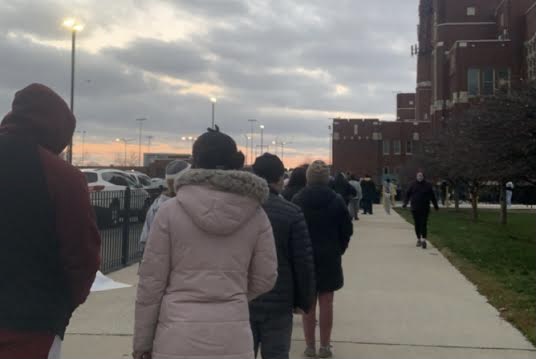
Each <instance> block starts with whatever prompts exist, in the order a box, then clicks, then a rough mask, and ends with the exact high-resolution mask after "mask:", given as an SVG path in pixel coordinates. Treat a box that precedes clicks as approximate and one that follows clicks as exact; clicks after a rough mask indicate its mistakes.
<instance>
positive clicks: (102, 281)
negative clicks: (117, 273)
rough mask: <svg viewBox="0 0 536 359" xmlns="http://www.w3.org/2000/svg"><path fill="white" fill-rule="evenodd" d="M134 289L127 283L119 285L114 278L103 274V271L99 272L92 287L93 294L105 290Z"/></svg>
mask: <svg viewBox="0 0 536 359" xmlns="http://www.w3.org/2000/svg"><path fill="white" fill-rule="evenodd" d="M128 287H132V286H131V285H129V284H125V283H119V282H116V281H114V280H113V279H112V278H109V277H107V276H105V275H104V274H102V273H101V271H98V272H97V276H96V277H95V281H94V282H93V285H92V286H91V291H92V292H101V291H104V290H112V289H119V288H128Z"/></svg>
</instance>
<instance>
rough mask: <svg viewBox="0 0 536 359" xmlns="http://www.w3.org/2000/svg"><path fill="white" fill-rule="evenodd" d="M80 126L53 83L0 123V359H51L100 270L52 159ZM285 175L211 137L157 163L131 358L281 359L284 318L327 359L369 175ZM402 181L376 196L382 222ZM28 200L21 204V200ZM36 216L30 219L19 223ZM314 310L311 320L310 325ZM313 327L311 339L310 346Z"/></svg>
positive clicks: (421, 217) (76, 197)
mask: <svg viewBox="0 0 536 359" xmlns="http://www.w3.org/2000/svg"><path fill="white" fill-rule="evenodd" d="M75 123H76V121H75V118H74V116H73V114H72V112H71V111H70V110H69V108H68V106H67V104H66V103H65V102H64V101H63V100H62V99H61V97H60V96H58V95H57V94H56V93H54V92H53V91H52V90H51V89H49V88H48V87H46V86H43V85H40V84H33V85H30V86H28V87H26V88H24V89H23V90H21V91H19V92H18V93H17V94H16V95H15V99H14V101H13V106H12V111H11V112H10V113H8V114H7V115H6V116H5V117H4V119H3V121H2V123H1V125H0V166H1V167H2V168H3V169H4V171H5V173H8V174H9V176H0V186H1V187H2V188H9V189H10V190H9V191H6V190H4V191H0V210H1V215H0V243H1V245H2V251H0V273H1V274H2V277H3V279H2V280H1V281H0V293H1V294H0V308H1V309H0V359H4V358H13V359H17V358H36V359H44V358H47V359H57V358H59V357H60V351H61V343H62V340H63V338H64V335H65V331H66V327H67V325H68V324H69V320H70V318H71V315H72V313H73V311H74V310H75V309H76V308H77V307H78V306H79V305H80V304H82V303H83V302H84V301H85V300H86V298H87V296H88V295H89V291H90V288H91V285H92V283H93V281H94V279H95V275H96V272H97V270H98V268H99V264H100V236H99V231H98V229H97V226H96V224H95V217H94V213H93V210H92V207H91V204H90V200H89V193H88V188H87V183H86V181H85V179H84V176H83V175H82V174H81V173H80V171H79V170H78V169H76V168H74V167H73V166H71V165H70V164H68V163H66V162H65V161H63V160H61V159H60V157H59V156H58V155H59V154H60V153H61V152H62V151H63V150H64V149H65V147H66V146H67V145H68V143H69V141H70V139H71V138H72V135H73V132H74V129H75ZM285 176H286V171H285V167H284V165H283V163H282V161H281V160H280V159H279V158H278V157H277V156H275V155H273V154H269V153H265V154H262V155H261V156H259V157H258V158H257V159H256V160H255V163H254V164H253V166H252V167H251V168H250V169H246V168H244V155H243V154H242V153H241V152H240V151H239V150H238V148H237V145H236V143H235V141H234V140H233V139H232V138H231V137H230V136H228V135H226V134H224V133H222V132H220V130H219V128H218V127H217V126H215V127H214V128H211V129H208V131H207V132H206V133H204V134H202V135H201V136H199V138H198V139H197V140H196V141H195V143H194V144H193V153H192V160H191V162H184V161H174V162H171V163H170V164H169V165H168V167H167V169H166V181H167V183H168V189H167V191H166V192H165V193H162V195H161V196H160V197H159V198H158V199H157V200H156V201H155V202H154V203H153V205H152V206H151V208H150V209H149V211H148V213H147V217H146V222H145V225H144V229H143V232H142V236H141V238H140V242H141V243H142V245H143V248H144V254H143V259H142V261H141V263H140V267H139V283H138V286H137V297H136V306H135V326H134V338H133V358H135V359H151V358H198V359H203V358H206V359H208V358H225V359H246V358H247V359H250V358H254V357H256V356H257V355H258V354H260V355H261V357H262V358H264V359H271V358H288V357H289V351H290V342H291V334H292V327H293V325H292V324H293V315H294V314H298V315H301V316H302V321H303V331H304V336H305V349H304V356H305V357H309V358H314V357H319V358H330V357H332V355H333V353H332V347H331V345H332V342H331V331H332V328H333V311H334V293H335V292H336V291H338V290H339V289H341V288H342V287H343V285H344V273H343V266H342V258H343V255H344V254H345V252H346V251H347V249H348V248H349V244H350V239H351V238H352V235H353V231H354V225H353V223H352V219H356V220H357V219H359V211H360V209H362V210H363V213H364V214H369V215H371V214H372V213H373V209H372V204H373V202H374V201H376V197H377V195H378V193H377V189H376V185H375V184H374V182H373V180H372V179H371V177H370V176H365V177H364V178H362V179H359V178H358V177H356V176H355V175H352V174H349V173H338V174H336V175H335V176H334V177H331V176H330V168H329V166H328V165H327V164H326V163H325V162H323V161H321V160H317V161H313V162H312V163H310V164H308V165H306V166H302V167H299V168H296V169H294V170H293V171H292V174H291V175H290V178H288V181H287V183H286V184H285ZM397 191H398V190H397V187H396V184H395V183H393V182H392V181H389V180H388V181H386V182H385V183H384V184H383V185H382V190H381V193H382V194H383V202H384V206H385V209H386V211H387V213H390V208H391V206H392V205H393V204H394V203H395V197H396V195H397ZM430 202H432V203H433V205H434V207H436V208H437V202H436V200H435V195H434V192H433V190H432V186H431V185H430V184H429V183H428V182H426V181H425V180H424V176H423V174H422V173H419V174H418V175H417V181H416V182H415V183H414V184H413V185H412V186H411V187H410V189H409V191H408V192H407V196H406V198H405V201H404V206H406V205H407V204H408V203H411V208H412V212H413V215H414V218H415V230H416V235H417V238H418V245H419V246H421V247H423V248H426V236H427V229H426V221H427V218H428V214H429V210H430ZM28 203H31V206H29V205H28ZM28 218H31V223H32V225H31V226H28V220H27V219H28ZM317 314H318V316H317ZM317 326H318V327H319V333H320V338H319V340H317V338H316V333H317V332H316V328H317Z"/></svg>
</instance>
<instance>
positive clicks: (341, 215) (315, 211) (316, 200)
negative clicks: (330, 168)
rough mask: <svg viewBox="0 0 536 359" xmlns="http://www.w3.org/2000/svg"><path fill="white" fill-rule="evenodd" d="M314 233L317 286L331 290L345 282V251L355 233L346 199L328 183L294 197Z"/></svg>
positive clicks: (319, 289)
mask: <svg viewBox="0 0 536 359" xmlns="http://www.w3.org/2000/svg"><path fill="white" fill-rule="evenodd" d="M294 203H296V204H297V205H298V206H300V207H301V208H302V210H303V213H304V214H305V220H306V221H307V225H308V227H309V233H310V234H311V241H312V243H313V250H314V254H315V269H316V288H317V291H318V292H332V291H335V290H338V289H341V288H342V286H343V285H344V277H343V272H342V255H343V254H344V252H345V251H346V249H347V248H348V243H349V242H350V237H351V236H352V234H353V226H352V219H351V218H350V214H349V213H348V209H347V207H346V205H345V203H344V200H343V199H342V198H341V196H339V195H338V194H336V193H335V192H334V191H332V190H331V189H330V188H328V187H327V186H310V187H306V188H305V189H304V190H303V191H301V192H300V193H298V194H297V195H296V196H295V197H294Z"/></svg>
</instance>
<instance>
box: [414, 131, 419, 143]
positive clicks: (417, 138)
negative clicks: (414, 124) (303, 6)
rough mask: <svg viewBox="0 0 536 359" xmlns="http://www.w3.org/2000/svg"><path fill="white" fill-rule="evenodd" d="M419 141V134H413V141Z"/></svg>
mask: <svg viewBox="0 0 536 359" xmlns="http://www.w3.org/2000/svg"><path fill="white" fill-rule="evenodd" d="M418 140H419V132H413V141H418Z"/></svg>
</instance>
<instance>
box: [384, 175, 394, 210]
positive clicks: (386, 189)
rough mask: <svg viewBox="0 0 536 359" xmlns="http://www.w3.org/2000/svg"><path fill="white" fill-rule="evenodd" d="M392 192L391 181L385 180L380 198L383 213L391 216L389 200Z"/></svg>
mask: <svg viewBox="0 0 536 359" xmlns="http://www.w3.org/2000/svg"><path fill="white" fill-rule="evenodd" d="M392 190H393V188H392V186H391V180H390V179H389V178H388V179H386V180H385V183H384V184H383V187H382V198H383V208H384V209H385V213H387V214H389V215H390V214H391V198H392V193H391V191H392Z"/></svg>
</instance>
